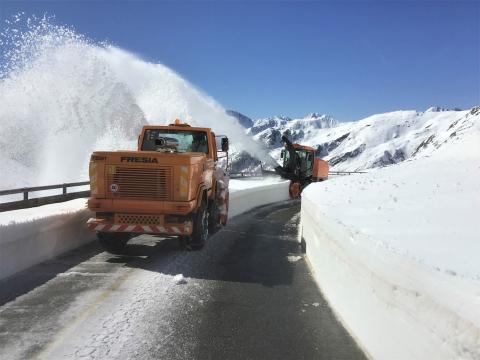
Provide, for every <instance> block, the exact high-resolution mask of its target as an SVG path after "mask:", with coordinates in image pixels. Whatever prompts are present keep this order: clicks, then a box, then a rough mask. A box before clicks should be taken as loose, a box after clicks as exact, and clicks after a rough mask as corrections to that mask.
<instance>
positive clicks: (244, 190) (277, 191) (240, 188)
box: [228, 177, 290, 217]
mask: <svg viewBox="0 0 480 360" xmlns="http://www.w3.org/2000/svg"><path fill="white" fill-rule="evenodd" d="M289 183H290V182H289V181H285V180H279V178H273V177H272V178H266V179H258V180H230V204H229V210H228V213H229V217H233V216H236V215H239V214H241V213H244V212H246V211H248V210H251V209H253V208H255V207H257V206H261V205H266V204H271V203H274V202H277V201H283V200H287V199H289V194H288V185H289Z"/></svg>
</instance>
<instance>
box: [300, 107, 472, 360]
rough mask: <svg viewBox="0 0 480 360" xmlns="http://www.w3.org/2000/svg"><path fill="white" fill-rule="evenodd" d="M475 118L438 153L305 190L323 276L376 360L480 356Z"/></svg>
mask: <svg viewBox="0 0 480 360" xmlns="http://www.w3.org/2000/svg"><path fill="white" fill-rule="evenodd" d="M468 120H469V122H470V125H471V126H469V127H465V130H466V129H468V131H465V130H464V131H462V129H459V130H458V131H457V132H456V134H455V135H456V136H450V137H449V138H448V140H447V141H446V142H445V143H444V144H443V146H442V147H441V148H439V149H437V151H436V152H435V153H433V154H431V155H430V156H425V157H423V158H418V159H416V160H413V161H407V162H404V163H402V164H399V165H393V166H390V167H387V168H383V169H378V170H373V171H371V172H369V173H368V174H362V175H355V176H348V177H342V178H336V179H334V180H329V181H327V182H324V183H317V184H313V185H311V186H309V187H308V188H307V189H306V190H305V191H304V193H303V196H302V213H301V226H300V233H301V236H302V237H303V238H304V240H305V242H306V251H307V256H308V258H309V260H310V263H311V264H312V267H313V269H314V273H315V277H316V279H317V281H318V283H319V286H320V287H321V289H322V291H323V292H324V294H325V296H326V297H327V299H328V300H329V302H330V304H331V305H332V307H333V308H334V309H335V311H336V312H337V314H338V316H339V317H340V318H341V319H342V321H343V322H344V323H345V325H346V326H347V328H348V329H349V330H350V331H351V333H352V334H353V335H354V336H355V337H356V338H357V339H358V341H359V343H360V344H361V345H362V346H363V347H364V348H365V349H366V351H367V352H368V353H369V354H370V355H371V356H372V357H373V358H378V359H387V358H388V359H426V358H431V359H447V358H462V359H478V358H480V296H479V294H480V262H479V261H478V254H479V253H480V242H479V241H478V240H479V234H480V224H479V222H478V214H479V213H480V183H479V182H478V179H479V178H480V124H479V120H480V119H479V117H478V116H477V115H475V114H472V115H471V116H470V117H468Z"/></svg>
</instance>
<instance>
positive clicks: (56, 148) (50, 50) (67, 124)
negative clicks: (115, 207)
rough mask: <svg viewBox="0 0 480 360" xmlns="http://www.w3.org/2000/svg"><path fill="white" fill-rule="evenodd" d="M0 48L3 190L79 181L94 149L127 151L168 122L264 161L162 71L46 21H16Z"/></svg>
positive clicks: (234, 127)
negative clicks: (202, 130)
mask: <svg viewBox="0 0 480 360" xmlns="http://www.w3.org/2000/svg"><path fill="white" fill-rule="evenodd" d="M0 46H1V47H2V49H4V51H3V52H2V60H1V62H0V103H1V104H2V106H1V107H0V129H1V131H2V137H1V138H0V154H1V155H0V157H1V159H0V160H1V161H2V164H3V166H2V168H3V170H4V171H3V172H4V176H2V178H1V180H0V188H7V187H12V186H23V185H38V184H47V183H54V182H62V181H76V180H80V179H83V178H85V177H86V174H87V163H88V159H89V155H90V153H91V151H93V150H94V149H97V150H113V149H134V148H135V146H136V138H137V136H138V133H139V131H140V128H141V126H142V125H144V124H147V123H151V124H168V123H171V122H172V121H173V120H174V119H175V118H180V119H182V120H185V121H188V122H190V123H191V124H192V125H198V126H205V127H212V128H214V129H215V131H216V132H217V133H219V134H220V133H222V134H226V135H228V136H229V137H230V138H231V141H232V143H233V144H234V146H235V147H236V148H237V149H239V150H244V149H245V150H248V152H250V153H252V154H253V155H255V156H256V157H258V158H260V159H262V160H266V161H268V160H269V159H268V156H267V155H266V152H265V151H264V150H263V149H262V148H261V147H260V145H258V144H257V143H255V142H254V141H253V140H252V139H251V138H249V137H248V136H246V135H245V133H244V129H243V128H242V127H241V126H240V125H239V124H238V123H237V122H236V120H235V119H234V118H232V117H230V116H228V115H227V114H226V113H225V110H224V109H223V108H222V107H221V106H220V105H219V104H218V103H217V102H215V101H214V100H213V99H212V98H210V97H208V96H206V95H204V94H203V93H201V92H200V91H199V90H197V89H195V88H194V87H193V86H192V85H191V84H189V83H188V82H187V81H186V80H184V79H182V78H181V77H180V76H178V75H177V74H176V73H175V72H173V71H172V70H170V69H169V68H167V67H165V66H163V65H161V64H154V63H149V62H146V61H144V60H142V59H140V58H138V57H136V56H135V55H132V54H130V53H128V52H127V51H124V50H122V49H119V48H117V47H114V46H110V45H108V44H101V43H100V44H99V43H94V42H92V41H90V40H89V39H87V38H86V37H84V36H82V35H79V34H77V33H76V32H75V31H74V30H72V29H70V28H68V27H64V26H59V25H55V24H54V23H53V21H52V19H51V18H47V17H44V18H35V17H32V18H28V19H25V18H24V16H23V15H17V16H15V17H13V18H12V20H10V21H8V22H7V29H6V30H5V31H4V32H3V33H1V34H0ZM5 172H6V174H5Z"/></svg>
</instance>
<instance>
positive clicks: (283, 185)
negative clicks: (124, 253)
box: [0, 180, 288, 279]
mask: <svg viewBox="0 0 480 360" xmlns="http://www.w3.org/2000/svg"><path fill="white" fill-rule="evenodd" d="M230 191H231V194H230V209H229V216H230V217H233V216H236V215H239V214H241V213H243V212H245V211H248V210H250V209H252V208H254V207H257V206H261V205H266V204H270V203H273V202H277V201H283V200H286V199H288V181H282V182H278V181H274V182H273V181H272V182H268V181H265V180H241V181H240V180H232V181H231V186H230ZM91 216H92V213H91V212H90V211H88V210H86V209H85V199H76V200H72V201H68V202H65V203H60V204H52V205H45V206H41V207H38V208H31V209H24V210H16V211H10V212H5V213H0V279H2V278H6V277H8V276H11V275H13V274H15V273H17V272H20V271H22V270H25V269H27V268H29V267H30V266H33V265H36V264H38V263H41V262H43V261H46V260H48V259H51V258H53V257H55V256H58V255H60V254H62V253H64V252H66V251H69V250H72V249H75V248H77V247H79V246H81V245H84V244H86V243H88V242H90V241H93V240H95V235H94V234H93V233H92V232H90V231H88V230H87V228H86V226H85V222H86V221H87V219H88V218H89V217H91Z"/></svg>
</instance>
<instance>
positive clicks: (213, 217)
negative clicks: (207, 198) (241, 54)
mask: <svg viewBox="0 0 480 360" xmlns="http://www.w3.org/2000/svg"><path fill="white" fill-rule="evenodd" d="M221 227H222V224H221V223H220V208H219V207H218V203H217V202H216V201H212V203H211V204H210V207H209V215H208V233H209V234H215V233H216V232H217V231H218V230H220V228H221Z"/></svg>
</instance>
